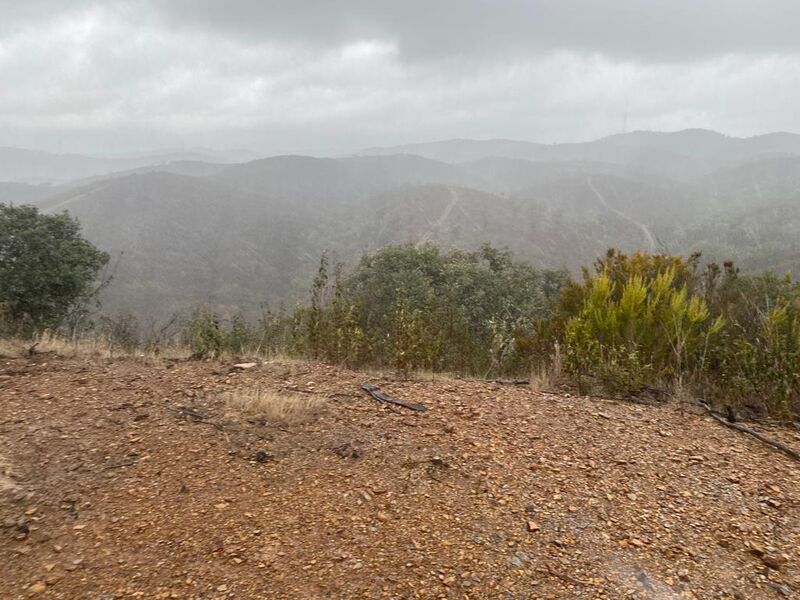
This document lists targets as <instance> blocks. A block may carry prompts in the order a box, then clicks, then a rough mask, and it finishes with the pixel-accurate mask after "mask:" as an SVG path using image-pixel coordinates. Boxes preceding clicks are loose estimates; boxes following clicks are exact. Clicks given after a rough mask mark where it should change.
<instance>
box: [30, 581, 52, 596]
mask: <svg viewBox="0 0 800 600" xmlns="http://www.w3.org/2000/svg"><path fill="white" fill-rule="evenodd" d="M46 589H47V584H45V583H44V582H43V581H37V582H36V583H34V584H31V585H30V586H29V587H28V591H29V592H32V593H34V594H41V593H42V592H43V591H45V590H46Z"/></svg>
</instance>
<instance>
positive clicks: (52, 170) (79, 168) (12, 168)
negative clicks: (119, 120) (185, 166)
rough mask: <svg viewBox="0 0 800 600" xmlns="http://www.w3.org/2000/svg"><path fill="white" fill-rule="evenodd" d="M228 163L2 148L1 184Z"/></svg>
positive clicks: (214, 157)
mask: <svg viewBox="0 0 800 600" xmlns="http://www.w3.org/2000/svg"><path fill="white" fill-rule="evenodd" d="M187 161H188V162H191V161H197V162H228V161H226V160H225V159H224V155H222V154H211V153H202V152H171V153H165V154H148V155H143V156H133V157H124V158H98V157H93V156H84V155H81V154H51V153H49V152H41V151H38V150H26V149H24V148H10V147H0V182H3V181H13V182H22V183H64V182H69V181H75V180H78V179H85V178H88V177H97V176H104V175H109V174H111V173H119V172H123V171H130V170H133V169H139V168H142V167H153V166H158V165H161V166H165V165H168V164H170V163H181V162H187Z"/></svg>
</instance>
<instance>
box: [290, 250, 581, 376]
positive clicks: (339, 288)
mask: <svg viewBox="0 0 800 600" xmlns="http://www.w3.org/2000/svg"><path fill="white" fill-rule="evenodd" d="M327 268H328V267H327V261H326V258H325V257H324V256H323V260H322V261H321V264H320V269H319V272H318V274H317V277H316V278H315V281H314V286H313V288H312V295H311V304H310V307H309V308H307V309H302V308H301V309H298V311H296V313H295V320H296V321H300V322H302V323H304V324H305V331H306V337H305V339H304V340H300V341H299V343H296V345H297V348H298V349H300V350H305V351H306V352H307V353H308V354H309V355H311V356H313V357H316V358H324V359H326V360H331V361H334V362H338V363H343V364H350V365H367V364H369V365H375V366H385V367H393V368H396V369H397V370H398V371H401V372H403V373H406V374H408V373H410V372H411V371H414V370H420V369H424V370H434V371H442V370H445V371H455V372H459V373H468V374H480V375H485V374H487V373H490V372H496V373H507V372H511V371H517V370H526V369H528V368H529V366H530V359H531V356H530V354H528V353H527V351H526V350H525V349H524V348H527V347H528V346H524V344H522V343H518V342H522V341H523V340H526V339H528V338H530V337H531V336H532V335H533V333H534V328H535V326H536V323H537V321H540V320H543V319H546V318H547V317H548V316H549V314H550V310H551V308H552V306H553V304H554V302H555V301H556V299H557V298H558V293H559V290H560V287H561V285H563V283H564V282H565V281H566V280H567V276H566V274H564V273H561V272H549V271H548V272H542V271H537V270H536V269H533V268H532V267H530V266H528V265H525V264H523V263H519V262H515V261H513V260H512V258H511V255H510V253H509V252H508V251H507V250H498V249H496V248H492V247H490V246H484V247H482V248H481V249H480V250H479V251H476V252H463V251H455V250H454V251H451V252H447V253H443V252H441V251H440V250H439V249H438V248H436V247H435V246H433V245H423V246H414V245H410V244H409V245H403V246H386V247H384V248H382V249H381V250H379V251H377V252H375V253H373V254H367V255H365V256H364V257H363V258H362V259H361V262H360V263H359V265H358V266H357V267H356V269H355V270H354V271H353V272H352V273H351V274H350V275H349V276H346V277H345V276H344V275H343V273H342V271H341V268H337V270H336V273H335V276H334V282H333V284H332V285H331V283H330V281H329V276H328V273H327Z"/></svg>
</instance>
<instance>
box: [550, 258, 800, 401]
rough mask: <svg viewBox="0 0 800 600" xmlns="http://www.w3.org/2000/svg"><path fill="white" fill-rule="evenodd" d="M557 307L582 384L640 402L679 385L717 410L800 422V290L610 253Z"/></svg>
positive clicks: (786, 283) (787, 283)
mask: <svg viewBox="0 0 800 600" xmlns="http://www.w3.org/2000/svg"><path fill="white" fill-rule="evenodd" d="M595 267H596V268H595V272H594V273H590V272H588V271H585V272H584V281H583V283H582V284H571V285H569V286H567V287H566V288H565V289H564V291H563V293H562V298H561V302H560V304H559V311H558V313H557V314H558V317H557V318H558V319H561V320H562V324H561V326H560V327H559V326H555V327H553V328H552V330H553V331H563V333H562V334H561V335H563V341H564V346H565V351H566V355H567V365H566V366H567V369H568V370H569V371H570V372H571V373H572V374H573V375H575V376H576V378H577V381H578V383H579V384H583V385H586V384H587V383H596V384H599V385H600V386H602V387H603V388H604V389H606V390H609V391H611V392H615V393H620V392H621V393H624V394H634V395H635V394H640V393H642V392H646V391H647V390H652V389H653V388H661V389H664V388H668V387H670V386H674V385H681V386H684V387H686V388H688V389H689V390H690V391H691V392H692V393H693V394H695V395H696V396H699V397H703V398H705V399H706V400H708V401H710V402H712V403H713V404H715V405H717V406H720V407H722V406H727V407H733V408H735V409H737V410H747V411H749V412H751V413H761V414H763V413H768V414H774V415H777V416H792V415H797V414H800V285H798V284H797V283H795V282H793V281H792V280H791V278H790V277H789V276H786V277H783V278H780V277H777V276H775V275H774V274H771V273H767V274H764V275H759V276H755V275H749V276H742V275H740V274H739V272H738V271H737V269H736V268H735V267H734V266H733V265H732V264H731V263H725V264H724V265H723V267H722V268H720V267H719V266H718V265H717V264H714V263H711V264H709V265H707V267H706V268H705V269H704V270H702V269H700V268H699V256H697V255H693V256H691V257H690V258H689V259H682V258H680V257H675V256H662V255H648V254H640V253H637V254H634V255H633V256H630V257H627V256H625V255H622V254H620V253H619V252H616V251H609V254H608V255H607V257H606V258H605V259H603V260H600V261H598V262H597V264H596V266H595Z"/></svg>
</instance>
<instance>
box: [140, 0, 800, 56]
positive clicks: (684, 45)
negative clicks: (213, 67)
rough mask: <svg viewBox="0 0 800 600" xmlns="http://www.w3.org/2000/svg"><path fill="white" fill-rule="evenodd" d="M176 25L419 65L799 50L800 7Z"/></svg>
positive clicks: (624, 6)
mask: <svg viewBox="0 0 800 600" xmlns="http://www.w3.org/2000/svg"><path fill="white" fill-rule="evenodd" d="M153 8H154V9H155V10H157V11H158V13H159V14H160V15H161V17H162V18H164V19H166V20H167V21H168V22H169V23H170V25H172V26H176V27H201V28H204V29H206V30H208V31H221V32H227V33H229V34H231V35H235V36H247V37H248V38H250V39H251V40H257V41H266V40H275V39H279V40H284V41H297V40H302V41H306V42H309V43H322V44H325V43H341V42H343V41H346V40H349V39H353V38H356V39H358V38H361V39H371V38H386V37H389V38H395V39H396V41H397V42H398V45H399V49H400V51H401V53H403V55H404V56H406V57H409V58H412V59H421V58H431V57H442V56H450V55H464V54H474V53H480V54H487V53H489V54H492V53H503V52H507V51H518V52H522V51H525V50H528V51H532V52H541V51H547V50H558V49H571V50H580V51H586V52H598V53H601V54H606V55H609V56H615V57H621V58H632V59H647V60H668V61H669V60H685V59H687V58H698V57H701V58H702V57H707V56H712V55H718V54H725V53H730V52H753V53H772V52H786V51H790V52H795V51H798V50H800V36H798V35H797V27H796V26H797V24H798V23H800V3H798V2H796V1H795V0H766V1H759V2H754V1H753V0H702V1H698V0H669V1H664V0H602V1H601V0H545V1H543V0H504V1H502V2H498V1H497V0H436V1H431V0H403V1H397V0H388V1H387V0H343V1H342V0H340V1H336V2H320V1H314V0H293V1H292V2H285V1H281V0H264V1H258V0H255V1H253V0H229V1H226V2H218V1H216V0H173V1H170V2H154V4H153Z"/></svg>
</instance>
